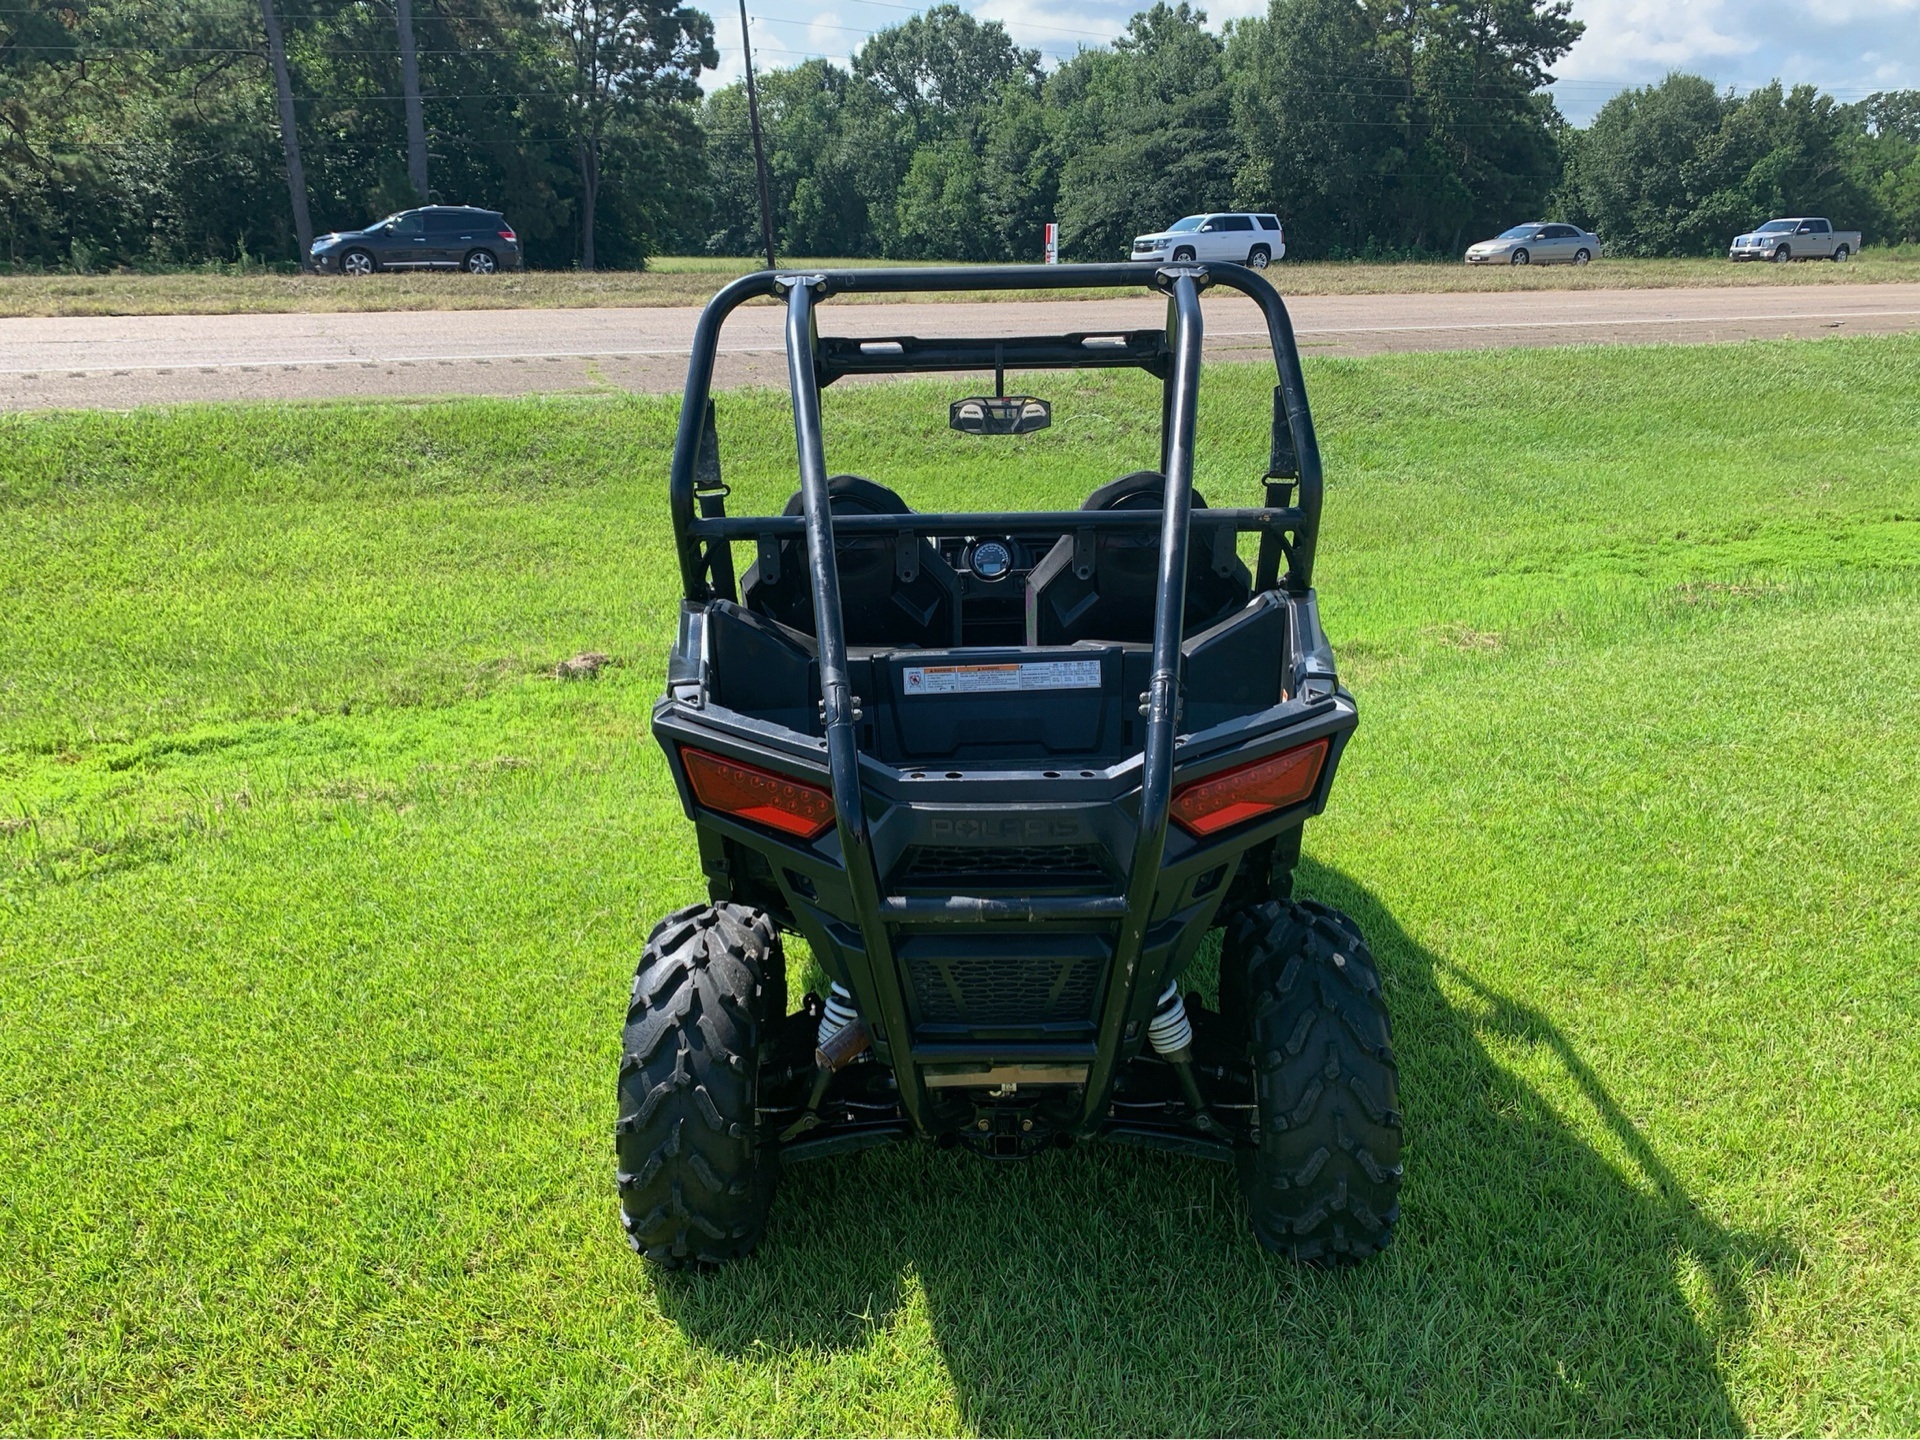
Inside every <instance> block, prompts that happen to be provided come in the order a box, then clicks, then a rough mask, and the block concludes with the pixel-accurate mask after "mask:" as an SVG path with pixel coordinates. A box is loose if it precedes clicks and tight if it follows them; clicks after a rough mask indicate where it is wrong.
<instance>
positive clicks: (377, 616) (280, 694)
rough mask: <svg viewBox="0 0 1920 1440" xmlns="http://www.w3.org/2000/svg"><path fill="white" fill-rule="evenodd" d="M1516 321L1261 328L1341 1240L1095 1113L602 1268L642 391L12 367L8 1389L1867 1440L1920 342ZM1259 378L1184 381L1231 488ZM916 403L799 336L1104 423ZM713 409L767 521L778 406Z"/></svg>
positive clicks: (798, 1176) (668, 871) (1890, 1290)
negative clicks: (56, 380) (192, 399)
mask: <svg viewBox="0 0 1920 1440" xmlns="http://www.w3.org/2000/svg"><path fill="white" fill-rule="evenodd" d="M1549 368H1550V370H1551V374H1552V379H1553V384H1552V385H1550V386H1544V387H1543V386H1540V385H1539V384H1538V383H1537V380H1538V376H1539V373H1540V371H1539V366H1538V365H1536V364H1533V363H1531V362H1530V363H1528V364H1526V365H1519V364H1515V363H1514V360H1513V358H1512V356H1510V355H1507V354H1502V353H1499V352H1479V353H1472V354H1459V355H1419V356H1397V357H1390V358H1383V359H1373V360H1364V361H1326V360H1322V361H1316V362H1313V363H1312V364H1311V365H1310V370H1309V384H1310V387H1311V389H1312V393H1313V396H1314V399H1315V402H1316V409H1317V414H1318V417H1319V421H1320V429H1321V434H1322V436H1323V439H1324V443H1325V445H1326V450H1327V468H1328V473H1329V477H1330V479H1329V487H1328V506H1327V520H1326V525H1325V528H1324V530H1323V536H1322V543H1321V564H1320V571H1319V575H1318V583H1319V589H1320V594H1321V600H1322V606H1323V613H1324V616H1325V619H1326V623H1327V626H1328V629H1329V631H1330V632H1331V634H1332V636H1333V639H1334V643H1335V646H1336V649H1337V651H1338V653H1339V655H1340V657H1341V661H1342V671H1343V674H1344V675H1345V677H1346V678H1347V680H1348V683H1349V684H1350V685H1351V686H1352V688H1353V689H1354V691H1355V693H1356V694H1357V696H1358V698H1359V701H1360V706H1361V715H1362V721H1361V727H1360V730H1359V733H1358V736H1357V737H1356V739H1355V741H1354V743H1353V746H1352V748H1351V749H1350V750H1349V752H1348V756H1347V760H1346V763H1345V765H1344V766H1343V768H1342V772H1341V777H1340V783H1339V785H1338V786H1337V787H1336V790H1335V794H1334V802H1333V805H1332V808H1331V809H1330V811H1329V812H1328V814H1327V815H1326V816H1325V817H1323V818H1322V819H1320V820H1318V821H1316V822H1314V824H1312V825H1310V826H1309V827H1308V831H1307V852H1308V862H1307V864H1306V865H1305V867H1304V888H1305V889H1306V890H1307V891H1308V892H1310V893H1312V894H1314V895H1317V896H1320V897H1323V898H1326V899H1328V900H1331V901H1332V902H1334V903H1336V904H1339V905H1342V906H1344V907H1346V908H1348V909H1350V910H1351V911H1352V912H1353V913H1354V914H1355V915H1356V916H1358V917H1359V919H1360V920H1361V922H1362V924H1363V925H1364V926H1365V928H1366V929H1367V931H1368V933H1369V935H1370V936H1371V937H1372V940H1373V944H1374V948H1375V951H1376V953H1377V954H1378V955H1379V957H1380V961H1381V965H1382V968H1383V971H1384V974H1385V979H1386V985H1387V990H1388V995H1389V998H1390V1000H1391V1003H1392V1005H1393V1007H1394V1010H1395V1014H1396V1020H1397V1027H1398V1028H1397V1034H1396V1045H1397V1049H1398V1051H1399V1054H1400V1057H1401V1067H1402V1070H1401V1074H1402V1085H1403V1091H1404V1101H1405V1109H1406V1114H1407V1125H1408V1131H1407V1134H1408V1141H1407V1156H1406V1159H1407V1173H1408V1180H1407V1186H1406V1191H1405V1194H1404V1200H1403V1208H1404V1216H1405V1219H1404V1224H1403V1227H1402V1230H1401V1233H1400V1237H1399V1239H1398V1241H1397V1243H1396V1244H1395V1246H1394V1248H1393V1249H1392V1250H1391V1251H1390V1252H1389V1253H1388V1254H1387V1255H1386V1256H1384V1257H1382V1258H1381V1259H1380V1260H1379V1261H1377V1262H1374V1263H1372V1264H1369V1265H1368V1266H1366V1267H1365V1268H1363V1269H1360V1270H1357V1271H1352V1272H1346V1273H1337V1274H1321V1273H1301V1272H1297V1271H1295V1270H1293V1269H1291V1268H1289V1267H1288V1266H1287V1265H1286V1264H1284V1263H1282V1262H1279V1261H1277V1260H1275V1259H1274V1258H1272V1257H1270V1256H1267V1255H1265V1254H1263V1253H1262V1252H1261V1251H1259V1250H1258V1249H1257V1248H1256V1247H1255V1245H1254V1243H1253V1241H1252V1240H1251V1238H1250V1237H1249V1235H1248V1234H1247V1233H1246V1230H1245V1226H1244V1221H1243V1218H1242V1216H1241V1214H1240V1211H1239V1201H1238V1198H1237V1195H1236V1191H1235V1185H1234V1182H1233V1178H1232V1174H1231V1172H1230V1171H1228V1170H1226V1169H1224V1168H1219V1167H1214V1166H1210V1165H1207V1164H1204V1163H1202V1162H1197V1161H1196V1162H1190V1161H1185V1160H1181V1159H1177V1158H1171V1157H1162V1156H1157V1155H1154V1154H1151V1153H1147V1152H1139V1151H1133V1150H1125V1149H1120V1148H1117V1147H1113V1148H1109V1147H1103V1146H1098V1145H1088V1146H1082V1147H1080V1148H1078V1149H1076V1150H1073V1151H1070V1152H1065V1153H1054V1154H1049V1155H1048V1156H1046V1157H1044V1158H1041V1159H1038V1160H1035V1161H1033V1162H1031V1163H1027V1164H1023V1165H1018V1166H1013V1167H996V1166H991V1165H988V1164H986V1163H984V1162H981V1161H978V1160H975V1159H973V1158H970V1157H968V1156H966V1155H961V1154H954V1153H946V1152H938V1151H935V1150H933V1149H931V1148H930V1147H919V1146H915V1147H898V1148H895V1149H893V1150H890V1151H884V1152H877V1153H868V1154H865V1155H861V1156H856V1157H853V1158H850V1159H846V1160H841V1161H824V1162H818V1163H816V1164H812V1165H807V1166H796V1167H793V1168H792V1169H790V1170H789V1172H788V1173H787V1175H786V1177H785V1179H784V1181H783V1188H782V1190H781V1193H780V1195H779V1197H778V1199H777V1201H776V1204H775V1211H774V1217H773V1223H772V1227H771V1230H770V1233H769V1236H768V1241H767V1244H766V1246H765V1247H764V1249H763V1250H762V1251H761V1252H760V1253H759V1254H758V1255H757V1256H756V1257H755V1258H753V1259H752V1260H750V1261H749V1262H747V1263H744V1264H742V1265H739V1266H737V1267H735V1268H732V1269H729V1270H726V1271H723V1272H720V1273H716V1274H711V1275H704V1276H694V1277H667V1278H661V1277H656V1276H655V1275H652V1274H650V1273H649V1272H648V1271H647V1270H646V1269H645V1268H644V1267H643V1266H642V1265H641V1263H640V1262H639V1261H638V1260H637V1259H636V1258H635V1257H634V1256H633V1255H631V1254H630V1253H629V1252H628V1250H627V1248H626V1245H625V1242H624V1239H623V1237H622V1235H621V1231H620V1227H619V1224H618V1221H617V1218H616V1214H615V1201H614V1196H613V1183H612V1172H613V1155H612V1144H611V1128H612V1120H613V1101H614V1095H613V1089H614V1072H615V1064H616V1059H617V1054H618V1038H617V1037H618V1028H619V1024H620V1019H621V1015H622V1009H623V1006H624V1002H625V998H626V984H627V979H628V977H629V976H630V973H631V969H632V965H633V961H634V959H635V956H636V954H637V952H638V948H639V945H640V941H641V939H642V937H643V936H644V934H645V932H646V930H647V928H648V927H649V925H650V924H651V922H652V920H653V919H654V918H655V917H656V916H657V915H658V914H659V913H660V912H662V911H665V910H667V909H669V908H670V907H673V906H676V905H680V904H684V903H686V902H688V901H690V900H693V899H695V898H697V897H698V896H699V895H700V893H701V891H700V885H699V882H698V878H697V877H698V872H697V866H696V863H695V856H694V854H693V850H692V847H691V843H690V834H689V831H688V829H687V827H686V826H685V825H684V823H683V822H682V821H681V819H680V817H679V815H678V812H677V809H676V806H675V803H674V801H673V798H672V794H671V791H670V789H669V787H668V784H667V779H666V774H665V768H664V765H663V763H662V761H661V760H660V757H659V755H658V753H657V751H656V749H655V747H654V746H653V743H652V741H651V739H650V738H649V736H648V733H647V716H648V711H649V707H650V705H651V702H652V700H653V698H654V696H655V694H656V693H657V691H658V689H659V687H660V683H661V665H662V657H663V655H664V652H665V648H666V644H667V639H668V635H669V631H670V627H671V618H672V607H673V598H674V593H675V578H674V576H675V572H674V567H673V563H672V558H671V551H670V547H669V545H668V542H667V537H666V525H665V480H664V473H665V447H666V445H667V442H668V439H669V436H670V434H671V427H672V423H673V419H674V408H675V407H674V404H673V402H671V401H668V400H657V399H648V398H642V397H626V396H611V397H592V398H584V399H582V398H568V399H552V400H525V401H462V402H456V403H445V404H435V405H401V404H367V405H344V404H342V405H325V406H287V407H275V408H248V407H230V408H221V407H205V408H186V409H180V410H174V411H165V412H136V413H132V414H122V415H109V414H89V415H44V416H34V417H31V418H21V417H5V418H0V1015H4V1020H0V1174H3V1175H4V1177H5V1179H4V1184H3V1185H0V1233H3V1234H4V1245H0V1430H4V1431H9V1432H55V1431H59V1432H73V1431H109V1432H111V1431H137V1432H167V1433H178V1432H194V1431H215V1432H229V1431H262V1430H266V1431H330V1432H342V1431H346V1432H382V1433H384V1432H391V1431H461V1432H468V1431H473V1432H479V1431H488V1432H491V1431H526V1430H540V1431H566V1432H583V1431H617V1432H624V1433H630V1434H654V1433H659V1432H673V1431H687V1430H698V1431H720V1432H743V1433H782V1432H821V1431H873V1432H908V1431H928V1430H932V1431H952V1430H971V1431H980V1432H1046V1433H1061V1432H1064V1433H1096V1432H1097V1433H1107V1432H1112V1433H1151V1432H1160V1431H1179V1432H1190V1433H1204V1434H1212V1433H1227V1432H1254V1433H1277V1432H1314V1433H1328V1432H1341V1431H1352V1430H1360V1431H1396V1432H1413V1433H1448V1432H1486V1433H1545V1432H1564V1431H1581V1432H1654V1433H1692V1432H1701V1431H1706V1432H1719V1433H1725V1432H1734V1431H1740V1430H1760V1431H1770V1432H1773V1431H1822V1432H1832V1431H1871V1432H1902V1433H1912V1432H1914V1431H1916V1430H1920V1346H1917V1345H1916V1341H1915V1338H1914V1336H1915V1333H1916V1321H1920V1313H1917V1312H1920V1221H1917V1220H1916V1218H1915V1216H1916V1208H1917V1206H1920V1187H1917V1185H1916V1180H1915V1176H1916V1175H1920V1113H1917V1106H1920V1061H1917V1060H1916V1058H1915V1053H1914V1035H1915V1031H1916V1023H1917V1022H1920V996H1917V989H1920V986H1917V985H1916V978H1917V976H1920V898H1917V897H1920V339H1915V338H1906V339H1854V340H1831V341H1823V342H1811V343H1794V342H1777V343H1764V344H1749V345H1743V346H1735V347H1712V348H1707V347H1702V348H1660V349H1593V350H1560V351H1555V352H1553V356H1552V359H1551V362H1550V365H1549ZM1270 385H1271V378H1270V376H1267V375H1262V374H1260V373H1259V372H1257V371H1253V370H1237V369H1230V368H1226V367H1222V368H1219V369H1216V370H1213V371H1211V372H1209V377H1208V380H1207V382H1206V392H1205V403H1204V407H1203V408H1204V414H1203V436H1202V440H1203V446H1207V447H1209V448H1207V449H1206V450H1205V456H1206V458H1205V460H1204V461H1203V464H1202V472H1201V485H1202V488H1203V489H1204V490H1205V491H1206V492H1207V494H1208V497H1209V498H1210V499H1213V500H1215V501H1216V503H1218V502H1222V501H1237V502H1239V503H1248V502H1250V501H1251V500H1252V499H1253V497H1254V496H1255V494H1256V488H1255V477H1256V476H1257V474H1258V471H1259V463H1260V461H1261V460H1262V459H1263V458H1264V445H1263V439H1262V436H1261V434H1260V428H1261V427H1260V414H1261V410H1262V407H1263V406H1264V405H1265V403H1266V401H1265V397H1266V395H1267V393H1268V387H1269V386H1270ZM963 388H964V385H963V384H962V383H961V382H955V383H954V384H953V385H950V386H945V387H930V386H878V385H875V386H864V387H845V388H838V389H836V390H834V391H832V392H830V393H829V397H828V422H829V436H828V438H829V459H830V461H831V463H832V464H833V465H834V467H835V468H840V469H848V470H855V471H859V472H862V473H866V474H870V475H873V476H875V477H876V478H879V479H882V480H885V481H887V482H888V483H891V484H894V485H896V486H898V487H899V488H900V489H901V490H902V491H903V492H904V493H905V494H906V495H907V497H908V498H909V499H910V500H911V501H913V502H914V503H916V504H918V505H920V506H923V507H926V508H965V507H967V506H969V505H976V504H986V505H1001V504H1031V505H1037V506H1068V505H1072V504H1074V503H1077V501H1078V500H1079V499H1080V497H1081V496H1082V495H1084V494H1085V492H1086V491H1088V490H1089V489H1091V488H1092V487H1093V486H1094V485H1095V484H1097V483H1100V482H1102V481H1105V480H1107V479H1110V478H1112V477H1113V476H1114V475H1116V474H1119V473H1121V472H1123V471H1126V470H1129V469H1132V468H1135V467H1136V466H1137V465H1139V464H1143V463H1149V462H1150V461H1151V458H1152V455H1153V453H1154V439H1153V422H1154V421H1156V420H1157V405H1155V404H1153V403H1152V401H1151V399H1150V395H1149V391H1148V390H1147V389H1146V388H1145V383H1144V382H1138V381H1136V380H1134V379H1131V378H1125V377H1119V376H1116V375H1113V374H1103V375H1099V376H1091V377H1085V378H1064V377H1063V378H1058V379H1056V380H1055V381H1054V382H1053V383H1052V384H1051V385H1043V386H1041V388H1042V390H1043V391H1044V392H1045V393H1050V394H1051V395H1052V396H1053V398H1054V399H1055V401H1056V417H1057V420H1056V425H1055V428H1054V429H1053V430H1051V431H1049V432H1046V433H1043V434H1041V435H1036V436H1031V437H1026V438H1024V439H1021V440H1013V441H979V440H973V439H969V438H967V437H962V436H957V435H953V434H951V433H949V432H948V431H947V430H946V429H945V428H944V418H945V404H944V402H945V400H946V398H948V396H949V394H950V393H951V394H957V393H959V392H960V390H961V389H963ZM721 405H722V422H721V423H722V438H723V443H725V444H726V445H727V446H729V469H728V478H729V480H730V481H731V483H732V484H733V487H734V494H735V501H734V504H735V507H736V508H739V507H741V506H743V505H755V504H763V503H764V504H767V505H775V504H778V503H779V502H780V501H781V500H783V499H784V497H785V495H786V493H787V491H788V490H789V489H790V488H791V483H790V480H789V478H788V477H789V476H790V474H791V468H792V448H791V446H792V440H791V430H790V428H789V427H787V425H786V422H785V419H784V402H783V401H782V400H781V399H780V398H779V397H777V396H767V395H761V394H740V395H731V396H727V397H723V399H722V402H721ZM586 649H598V650H605V651H608V652H610V653H612V654H613V655H615V656H617V657H618V658H619V660H620V661H621V662H623V663H621V664H620V665H618V666H616V667H613V668H610V669H608V670H605V671H603V672H601V674H600V676H599V678H598V679H596V680H592V681H571V682H562V681H559V680H555V679H553V678H551V671H552V666H553V665H554V662H555V661H557V660H559V659H560V658H562V657H564V656H567V655H569V654H571V653H573V652H576V651H580V650H586ZM794 964H795V967H796V974H795V977H794V979H795V983H796V985H799V984H803V983H806V982H807V976H806V974H805V972H806V969H807V962H806V960H805V957H804V956H800V955H796V957H795V960H794Z"/></svg>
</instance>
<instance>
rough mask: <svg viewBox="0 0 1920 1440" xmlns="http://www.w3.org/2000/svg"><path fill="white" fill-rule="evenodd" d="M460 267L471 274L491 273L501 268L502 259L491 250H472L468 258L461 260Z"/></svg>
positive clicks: (468, 253)
mask: <svg viewBox="0 0 1920 1440" xmlns="http://www.w3.org/2000/svg"><path fill="white" fill-rule="evenodd" d="M460 268H461V269H463V270H465V271H466V272H467V273H468V274H469V275H491V274H493V272H494V271H496V270H498V269H499V268H500V261H499V260H498V259H497V258H495V256H494V253H493V252H492V251H491V250H470V251H468V252H467V258H466V259H465V260H462V261H461V262H460Z"/></svg>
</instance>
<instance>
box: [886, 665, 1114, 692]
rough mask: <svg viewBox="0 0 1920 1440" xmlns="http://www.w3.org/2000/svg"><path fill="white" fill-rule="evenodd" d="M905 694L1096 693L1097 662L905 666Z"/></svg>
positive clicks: (1098, 675)
mask: <svg viewBox="0 0 1920 1440" xmlns="http://www.w3.org/2000/svg"><path fill="white" fill-rule="evenodd" d="M901 675H902V679H901V683H902V684H903V685H904V686H905V687H906V692H907V694H909V695H985V694H990V693H992V692H994V691H1001V690H1098V689H1099V688H1100V662H1099V661H1098V660H1030V661H1027V662H1025V663H1023V664H1018V665H909V666H908V667H907V668H906V669H905V670H904V671H902V672H901Z"/></svg>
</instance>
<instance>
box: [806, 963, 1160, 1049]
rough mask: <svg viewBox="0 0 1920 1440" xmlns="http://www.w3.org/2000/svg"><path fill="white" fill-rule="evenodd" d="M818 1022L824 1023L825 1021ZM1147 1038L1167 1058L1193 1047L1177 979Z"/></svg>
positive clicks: (1158, 1008) (1148, 1031)
mask: <svg viewBox="0 0 1920 1440" xmlns="http://www.w3.org/2000/svg"><path fill="white" fill-rule="evenodd" d="M820 1023H821V1024H823V1025H824V1024H825V1023H826V1021H825V1020H822V1021H821V1022H820ZM1147 1039H1149V1040H1151V1041H1152V1042H1153V1048H1154V1049H1155V1050H1157V1051H1159V1052H1160V1053H1161V1054H1162V1055H1164V1056H1166V1057H1167V1058H1168V1059H1169V1060H1171V1059H1176V1058H1179V1059H1184V1058H1185V1057H1186V1056H1187V1054H1188V1053H1189V1052H1190V1051H1191V1050H1192V1049H1193V1022H1191V1021H1190V1020H1188V1019H1187V1003H1186V1001H1184V1000H1182V999H1181V998H1180V984H1179V982H1178V981H1175V982H1174V983H1173V984H1171V985H1169V986H1167V988H1166V991H1165V992H1164V993H1163V994H1162V995H1161V996H1160V1004H1159V1006H1158V1007H1157V1008H1156V1009H1155V1010H1154V1012H1153V1019H1151V1020H1149V1021H1148V1022H1147Z"/></svg>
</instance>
